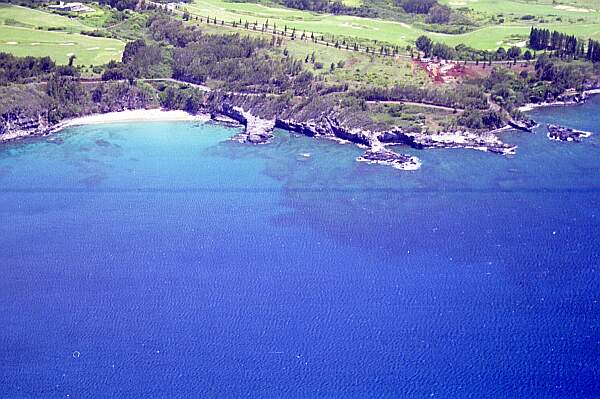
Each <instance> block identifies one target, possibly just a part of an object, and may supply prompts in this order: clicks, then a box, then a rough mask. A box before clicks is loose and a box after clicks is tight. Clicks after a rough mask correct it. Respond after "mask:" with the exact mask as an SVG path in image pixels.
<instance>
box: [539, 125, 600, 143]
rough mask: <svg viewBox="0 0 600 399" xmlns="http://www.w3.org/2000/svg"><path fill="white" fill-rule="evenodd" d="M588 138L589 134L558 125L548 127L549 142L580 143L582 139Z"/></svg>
mask: <svg viewBox="0 0 600 399" xmlns="http://www.w3.org/2000/svg"><path fill="white" fill-rule="evenodd" d="M590 136H591V133H590V132H584V131H581V130H574V129H571V128H568V127H564V126H559V125H548V138H549V139H550V140H557V141H574V142H580V141H581V139H582V138H587V137H590Z"/></svg>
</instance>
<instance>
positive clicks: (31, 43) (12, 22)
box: [0, 5, 125, 66]
mask: <svg viewBox="0 0 600 399" xmlns="http://www.w3.org/2000/svg"><path fill="white" fill-rule="evenodd" d="M47 29H61V30H50V31H48V30H47ZM84 30H91V29H90V27H88V26H87V25H84V24H83V23H82V22H81V21H80V20H78V19H75V18H67V17H63V16H60V15H56V14H51V13H47V12H43V11H39V10H33V9H30V8H25V7H19V6H12V5H10V6H9V5H0V51H3V52H7V53H11V54H14V55H18V56H26V55H32V56H50V57H52V59H54V60H55V61H56V62H58V63H61V64H65V63H67V62H68V59H69V57H70V56H71V55H75V56H76V57H77V61H76V64H80V65H86V66H89V65H100V64H104V63H106V62H108V61H110V60H112V59H115V60H118V59H120V58H121V54H122V52H123V48H124V46H125V44H124V43H123V42H122V41H120V40H116V39H107V38H97V37H90V36H86V35H82V34H80V33H79V32H81V31H84Z"/></svg>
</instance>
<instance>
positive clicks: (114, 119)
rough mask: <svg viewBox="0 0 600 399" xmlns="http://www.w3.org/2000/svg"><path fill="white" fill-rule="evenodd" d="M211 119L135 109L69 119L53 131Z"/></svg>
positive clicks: (183, 113)
mask: <svg viewBox="0 0 600 399" xmlns="http://www.w3.org/2000/svg"><path fill="white" fill-rule="evenodd" d="M209 120H210V115H208V114H198V115H192V114H190V113H187V112H185V111H179V110H171V111H167V110H163V109H159V108H156V109H135V110H127V111H120V112H108V113H105V114H93V115H87V116H82V117H79V118H73V119H67V120H64V121H62V122H60V123H59V124H57V125H56V126H54V127H53V128H52V133H54V132H57V131H59V130H62V129H65V128H67V127H70V126H80V125H96V124H103V123H118V122H158V121H201V122H207V121H209Z"/></svg>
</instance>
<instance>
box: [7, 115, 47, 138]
mask: <svg viewBox="0 0 600 399" xmlns="http://www.w3.org/2000/svg"><path fill="white" fill-rule="evenodd" d="M49 131H50V123H49V122H48V113H47V112H40V113H37V114H35V115H34V116H29V115H26V114H23V113H8V114H4V115H0V141H5V140H13V139H17V138H21V137H27V136H38V135H44V134H47V133H49Z"/></svg>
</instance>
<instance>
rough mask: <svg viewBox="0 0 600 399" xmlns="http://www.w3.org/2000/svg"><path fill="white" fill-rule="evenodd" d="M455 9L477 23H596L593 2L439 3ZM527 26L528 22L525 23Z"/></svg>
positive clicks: (597, 6)
mask: <svg viewBox="0 0 600 399" xmlns="http://www.w3.org/2000/svg"><path fill="white" fill-rule="evenodd" d="M440 3H443V4H446V5H448V6H450V7H453V8H455V9H459V8H460V9H464V8H468V9H469V10H471V11H470V13H471V15H474V16H476V17H478V18H477V19H489V18H491V17H495V18H496V20H498V19H499V18H504V19H505V21H507V22H510V23H511V24H512V23H527V21H526V20H523V19H522V17H523V16H525V15H530V16H534V17H535V18H536V21H537V22H539V21H540V20H544V21H547V22H549V23H552V22H558V23H565V24H566V23H600V2H598V1H597V0H562V1H556V0H502V1H498V0H440ZM529 23H531V21H530V22H529Z"/></svg>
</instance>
